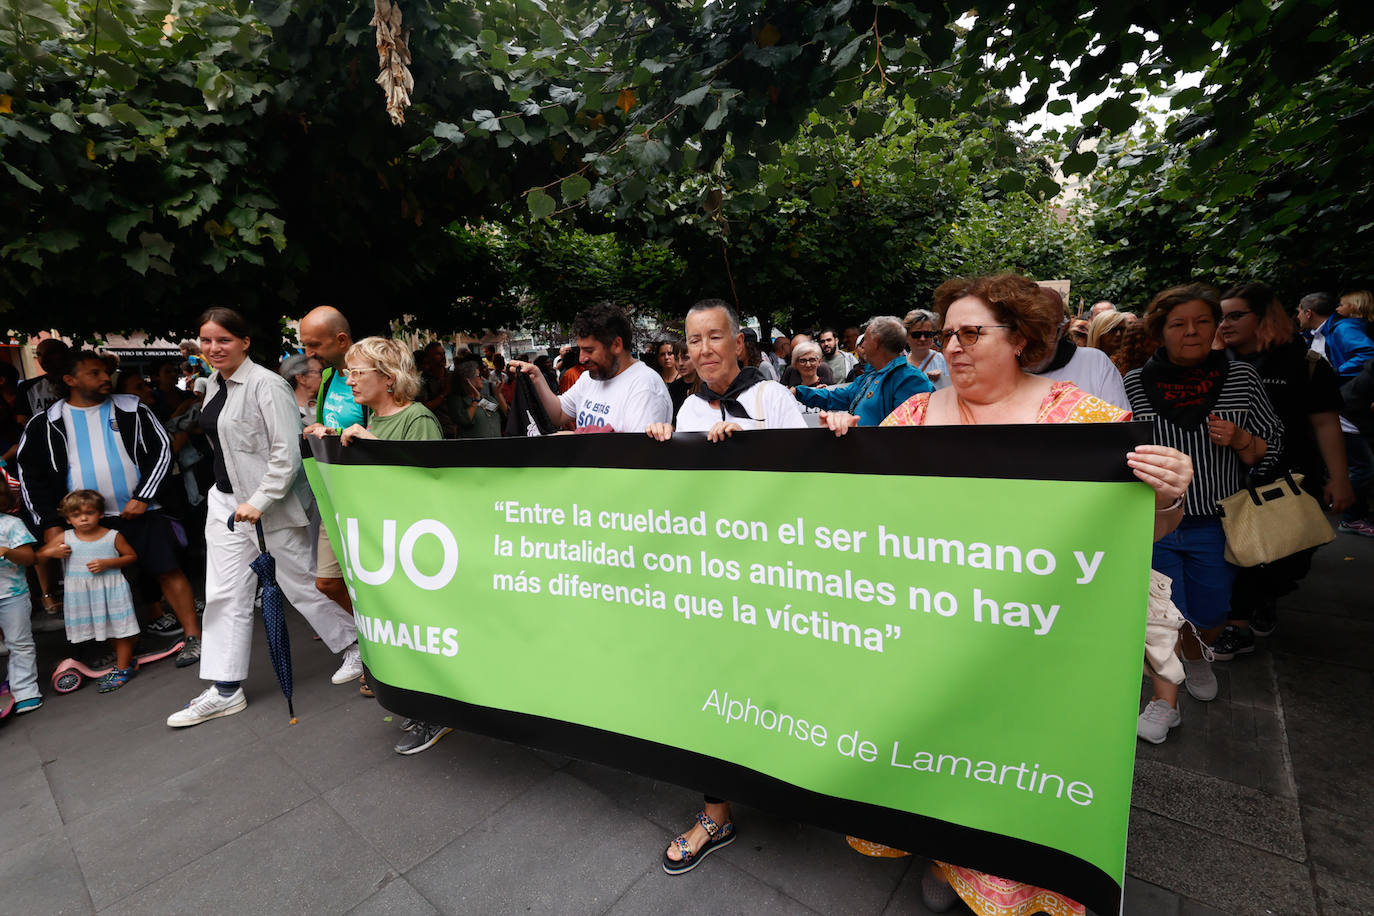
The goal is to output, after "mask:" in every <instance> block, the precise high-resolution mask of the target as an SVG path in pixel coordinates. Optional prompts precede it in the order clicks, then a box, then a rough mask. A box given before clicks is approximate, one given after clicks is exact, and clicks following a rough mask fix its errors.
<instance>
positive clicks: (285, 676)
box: [229, 516, 296, 725]
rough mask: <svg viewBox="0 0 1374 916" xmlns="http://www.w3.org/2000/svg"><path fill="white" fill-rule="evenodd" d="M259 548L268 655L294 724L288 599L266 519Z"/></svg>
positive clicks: (257, 566)
mask: <svg viewBox="0 0 1374 916" xmlns="http://www.w3.org/2000/svg"><path fill="white" fill-rule="evenodd" d="M256 527H257V530H258V550H259V551H260V553H259V554H258V557H257V559H256V560H254V561H253V562H252V563H249V564H248V568H249V569H251V570H253V572H254V573H256V574H257V577H258V597H259V600H260V603H261V604H262V625H263V628H264V629H265V630H266V631H267V655H268V657H270V658H271V659H272V670H273V671H274V672H276V675H277V683H278V684H280V685H281V692H282V694H283V695H284V696H285V697H286V711H287V712H288V713H290V714H291V724H292V725H295V724H296V710H295V707H294V706H293V705H292V702H291V692H292V689H293V685H292V677H291V637H290V636H289V635H288V634H287V632H286V612H285V610H284V604H285V598H284V597H283V596H282V592H281V586H280V585H278V584H277V561H276V559H275V558H274V557H273V556H272V555H271V554H270V553H268V552H267V540H266V539H265V538H264V537H263V533H262V522H258V523H257V525H256ZM229 530H230V531H233V530H234V519H233V517H232V516H231V517H230V518H229Z"/></svg>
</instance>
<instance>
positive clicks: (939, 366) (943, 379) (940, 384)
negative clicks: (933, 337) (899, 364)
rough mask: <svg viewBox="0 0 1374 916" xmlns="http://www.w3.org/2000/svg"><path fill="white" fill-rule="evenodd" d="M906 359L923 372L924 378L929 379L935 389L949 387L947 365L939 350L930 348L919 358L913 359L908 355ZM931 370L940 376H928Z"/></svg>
mask: <svg viewBox="0 0 1374 916" xmlns="http://www.w3.org/2000/svg"><path fill="white" fill-rule="evenodd" d="M906 361H907V362H909V363H911V364H912V365H913V366H915V367H916V368H917V369H920V370H921V371H922V372H924V373H925V375H926V378H928V379H930V383H931V384H932V385H934V386H935V390H936V391H939V390H940V389H941V388H948V387H949V384H950V382H949V366H947V365H945V355H944V354H943V353H941V352H940V351H939V350H931V351H930V352H929V353H927V354H926V355H925V357H924V358H922V359H920V360H913V359H912V358H911V356H910V355H908V356H907V360H906ZM931 372H938V373H940V377H939V378H930V373H931Z"/></svg>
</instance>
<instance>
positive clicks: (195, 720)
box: [167, 684, 248, 728]
mask: <svg viewBox="0 0 1374 916" xmlns="http://www.w3.org/2000/svg"><path fill="white" fill-rule="evenodd" d="M247 707H248V698H247V697H245V696H244V695H243V688H242V687H240V688H239V689H238V690H235V691H234V692H233V693H231V694H229V696H227V697H222V696H220V695H219V689H218V688H217V687H215V685H214V684H211V685H210V686H209V687H207V688H205V692H204V693H202V694H201V695H200V696H198V697H196V698H195V699H194V700H192V701H191V702H189V703H187V704H186V708H185V709H178V710H177V711H176V712H174V713H172V714H171V715H170V716H168V717H167V724H168V725H170V726H171V727H172V728H185V727H186V726H188V725H199V724H200V723H202V722H208V721H210V720H211V719H218V718H220V717H221V716H232V715H233V714H234V713H236V712H243V711H244V709H246V708H247Z"/></svg>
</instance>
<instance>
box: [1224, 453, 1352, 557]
mask: <svg viewBox="0 0 1374 916" xmlns="http://www.w3.org/2000/svg"><path fill="white" fill-rule="evenodd" d="M1217 507H1218V508H1219V509H1221V527H1222V528H1223V529H1225V531H1226V562H1228V563H1234V564H1235V565H1236V566H1259V565H1260V564H1261V563H1273V562H1274V561H1275V560H1281V559H1283V558H1284V557H1286V556H1291V555H1292V554H1295V553H1297V552H1298V551H1300V550H1306V549H1308V548H1309V547H1320V546H1321V545H1322V544H1326V543H1329V542H1331V541H1334V540H1335V539H1336V534H1335V532H1334V531H1332V530H1331V523H1330V522H1328V521H1327V520H1326V516H1325V515H1324V514H1323V513H1322V507H1321V506H1320V505H1319V504H1318V503H1317V501H1316V500H1315V499H1313V498H1312V497H1311V496H1309V495H1308V494H1307V493H1306V492H1304V491H1303V489H1302V475H1301V474H1284V475H1283V478H1282V479H1281V480H1276V481H1274V482H1273V483H1268V484H1264V485H1262V486H1259V487H1256V486H1254V485H1253V484H1247V485H1246V487H1245V489H1243V490H1239V491H1237V492H1235V493H1232V494H1231V495H1230V496H1228V497H1226V498H1225V499H1222V500H1218V501H1217Z"/></svg>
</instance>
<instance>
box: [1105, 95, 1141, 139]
mask: <svg viewBox="0 0 1374 916" xmlns="http://www.w3.org/2000/svg"><path fill="white" fill-rule="evenodd" d="M1139 117H1140V115H1139V113H1138V112H1137V111H1136V110H1135V106H1134V105H1132V104H1131V100H1130V99H1129V98H1115V99H1108V100H1107V101H1105V102H1103V103H1102V107H1101V108H1099V109H1098V111H1097V123H1098V124H1101V125H1102V126H1103V127H1105V128H1106V129H1107V130H1109V131H1112V132H1113V133H1120V132H1121V131H1124V130H1128V129H1130V127H1131V125H1133V124H1135V122H1136V120H1137V119H1138V118H1139Z"/></svg>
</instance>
